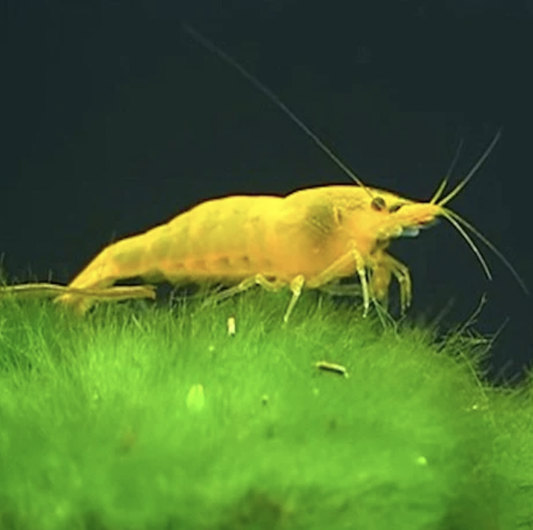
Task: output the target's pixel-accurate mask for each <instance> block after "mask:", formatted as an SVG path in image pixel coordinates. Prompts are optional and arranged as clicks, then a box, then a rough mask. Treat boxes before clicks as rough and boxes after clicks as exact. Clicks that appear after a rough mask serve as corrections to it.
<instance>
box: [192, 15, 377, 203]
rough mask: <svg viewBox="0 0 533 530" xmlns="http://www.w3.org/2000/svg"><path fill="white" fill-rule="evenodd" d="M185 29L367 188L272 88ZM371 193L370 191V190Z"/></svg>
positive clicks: (211, 44)
mask: <svg viewBox="0 0 533 530" xmlns="http://www.w3.org/2000/svg"><path fill="white" fill-rule="evenodd" d="M182 27H183V29H184V30H185V31H186V32H187V33H188V34H189V35H190V36H191V37H192V38H193V39H194V40H195V41H196V42H197V43H198V44H200V45H202V46H203V47H204V48H205V49H207V50H209V51H210V52H211V53H213V54H215V55H217V56H218V57H220V58H221V59H222V60H223V61H224V62H226V63H227V64H229V65H230V66H231V67H232V68H235V70H237V71H238V72H239V73H240V74H241V75H242V76H243V77H244V78H245V79H247V80H248V81H249V82H250V83H251V84H252V85H253V86H255V87H256V88H257V89H258V90H260V91H261V92H262V93H263V94H264V95H265V96H266V97H267V98H268V99H269V100H270V101H271V102H272V103H274V104H275V105H276V106H277V107H278V108H279V109H281V110H282V111H283V112H284V113H285V114H286V115H287V116H288V117H289V118H290V119H291V120H292V121H293V122H294V123H295V124H296V125H298V127H300V129H302V131H303V132H304V133H305V134H307V136H309V138H311V139H312V140H313V141H314V142H315V144H316V145H318V147H319V148H320V149H321V150H322V151H323V152H324V153H325V154H326V155H327V156H328V157H329V158H330V159H331V160H332V161H333V162H334V163H335V164H337V166H338V167H339V168H340V169H341V170H342V171H343V172H344V173H346V175H348V176H349V177H350V178H351V179H352V180H353V181H354V182H355V183H356V184H358V185H359V186H361V187H363V188H365V189H367V188H366V186H365V185H364V184H363V181H362V180H361V179H360V178H359V177H358V176H357V175H355V173H354V172H353V171H352V170H351V169H350V168H349V167H348V166H347V165H346V164H345V163H344V162H343V161H342V160H341V159H340V158H339V157H338V156H337V155H336V154H335V153H334V152H333V151H332V150H331V149H330V148H329V147H328V146H327V145H326V144H325V143H324V142H323V141H322V140H321V139H320V138H319V137H318V136H317V135H316V134H315V133H314V132H313V131H312V130H311V129H310V128H309V127H308V126H307V125H306V124H305V123H304V122H303V121H302V120H301V119H300V118H299V117H298V116H297V115H296V114H294V112H293V111H292V110H291V109H289V107H287V105H285V103H283V101H281V99H280V98H279V96H277V95H276V94H275V93H274V92H272V90H270V89H269V88H268V87H267V86H266V85H264V84H263V83H262V82H261V81H259V79H257V77H255V76H254V75H252V74H251V73H250V72H248V70H246V69H245V68H244V67H243V66H242V65H240V64H239V63H238V62H237V61H236V60H235V59H233V57H230V56H229V55H228V54H227V53H226V52H224V51H223V50H221V49H220V48H219V47H218V46H217V45H216V44H214V43H213V42H211V41H210V40H209V39H207V38H206V37H204V36H203V35H201V34H200V33H198V31H196V30H195V29H194V28H193V27H192V26H190V25H189V24H182ZM368 193H369V194H370V195H372V194H371V193H370V191H368Z"/></svg>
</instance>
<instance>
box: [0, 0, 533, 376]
mask: <svg viewBox="0 0 533 530" xmlns="http://www.w3.org/2000/svg"><path fill="white" fill-rule="evenodd" d="M2 6H3V7H2V27H1V28H0V29H1V31H0V46H1V48H0V49H1V54H2V56H1V59H2V63H1V74H0V113H1V114H0V127H1V130H2V133H3V135H2V149H1V153H2V156H1V157H0V184H1V186H0V252H2V253H3V262H4V267H5V269H6V270H7V272H8V274H9V275H11V276H16V277H17V278H19V279H27V278H29V277H30V274H31V275H34V276H37V277H38V278H39V279H42V280H46V279H48V278H50V277H51V278H52V279H53V280H55V281H60V282H67V281H68V280H69V279H71V278H72V276H73V275H74V274H75V273H77V272H78V271H79V270H80V269H81V268H82V267H83V265H84V264H85V263H87V261H88V260H89V259H90V258H91V257H92V256H94V255H95V254H96V252H97V251H98V250H100V248H101V247H102V246H103V245H105V244H106V243H108V242H110V241H111V240H113V239H116V238H120V237H123V236H126V235H129V234H131V233H134V232H137V231H143V230H145V229H147V228H149V227H151V226H153V225H155V224H158V223H160V222H162V221H166V220H168V219H169V218H170V217H172V216H174V215H175V214H176V213H178V212H180V211H182V210H183V209H185V208H187V207H189V206H191V205H193V204H196V203H198V202H200V201H202V200H205V199H207V198H211V197H216V196H221V195H226V194H236V193H246V192H251V193H281V194H285V193H288V192H290V191H292V190H294V189H295V188H300V187H307V186H311V185H320V184H329V183H347V182H348V178H347V177H346V176H345V175H343V174H342V172H341V171H340V170H339V169H338V168H337V167H336V166H335V165H334V164H333V163H332V162H331V161H330V160H329V159H328V158H327V157H326V156H325V155H324V154H323V153H322V152H321V151H320V150H319V149H318V148H316V146H315V145H314V144H313V142H312V141H311V140H310V139H309V138H308V137H307V136H306V135H305V134H304V133H302V132H301V131H300V130H299V129H298V128H297V127H296V126H295V125H294V124H293V123H292V122H290V121H289V120H288V119H287V118H286V116H284V115H283V114H282V113H281V112H280V111H279V109H277V108H276V107H275V106H274V105H272V103H270V102H269V101H268V100H267V99H266V98H265V97H264V95H262V94H261V93H260V92H259V91H258V90H257V89H255V88H253V87H251V86H250V84H249V83H248V82H246V81H245V80H244V79H243V78H242V76H239V75H238V74H237V73H236V72H235V70H233V69H231V68H230V67H229V66H227V65H226V64H225V63H223V62H221V61H220V60H219V59H218V58H217V57H216V56H214V55H212V54H209V53H208V52H206V51H205V50H204V49H203V48H201V47H200V46H199V45H198V44H197V43H195V42H194V41H193V40H192V39H191V37H190V36H189V35H187V34H186V33H184V32H183V31H182V30H181V24H182V23H183V22H184V21H188V22H189V23H190V24H192V25H193V26H194V27H195V28H196V29H197V30H198V31H200V32H201V33H203V34H204V35H205V36H206V37H208V38H210V39H211V40H213V41H215V42H216V43H217V45H219V46H220V47H221V48H223V49H224V50H225V51H226V52H228V53H229V54H230V55H232V56H233V57H235V59H236V60H237V61H239V62H240V63H241V64H243V65H244V66H245V67H246V68H248V69H249V70H250V71H251V72H252V73H253V74H254V75H256V76H257V77H258V78H259V79H261V80H262V81H263V82H264V83H265V84H267V85H268V86H269V87H270V88H271V89H272V90H273V91H274V92H276V93H277V94H278V95H279V96H280V97H281V98H282V99H283V101H284V102H285V103H286V104H287V105H288V106H289V107H290V108H291V109H292V110H293V111H294V112H296V113H297V114H298V115H299V116H300V117H301V118H302V119H303V120H304V121H305V122H306V123H307V124H308V125H309V126H310V127H311V128H312V129H313V130H314V131H315V132H316V133H317V134H318V135H319V136H320V137H321V138H322V139H323V140H324V141H325V142H326V143H327V144H328V145H329V146H330V147H332V148H333V149H334V151H335V152H336V153H337V154H338V155H339V156H340V157H341V158H342V159H343V161H344V162H345V163H346V164H348V165H349V166H350V167H352V168H353V170H354V171H355V172H356V173H357V174H358V175H359V176H360V178H362V179H363V181H364V182H365V183H367V184H368V185H371V186H374V187H380V188H385V189H389V190H391V191H395V192H397V193H400V194H402V195H404V196H407V197H410V198H415V199H428V198H430V197H431V195H432V194H433V192H434V190H435V189H436V187H437V186H438V184H439V182H440V180H441V179H442V177H443V176H444V174H445V173H446V171H447V168H448V166H449V164H450V162H451V160H452V158H453V155H454V153H455V150H456V148H457V144H458V142H459V140H460V139H461V138H463V140H464V149H463V152H462V155H461V158H460V161H459V164H458V167H457V168H456V171H455V173H454V176H453V182H457V181H458V180H459V179H460V178H461V177H462V176H464V174H465V173H466V171H467V170H468V169H469V167H470V166H471V164H473V163H474V162H475V161H476V159H477V157H479V156H480V155H481V153H482V152H483V150H484V148H485V147H486V145H487V144H488V143H489V142H490V140H491V139H492V137H493V135H494V134H495V133H496V132H497V130H498V129H500V128H501V129H502V130H503V137H502V140H501V141H500V143H499V144H498V146H497V148H496V149H495V151H494V152H493V154H492V155H491V156H490V158H489V159H488V161H487V163H486V164H485V165H484V166H483V168H482V170H481V171H480V172H479V173H478V174H477V175H476V177H475V178H474V180H473V181H472V182H471V184H470V185H469V186H468V187H467V189H466V190H465V191H464V192H463V193H462V194H461V195H460V196H459V197H457V199H456V200H454V201H453V203H452V204H451V206H452V208H453V209H454V210H456V211H457V212H459V213H461V214H463V215H464V216H465V217H466V218H467V219H468V220H470V221H471V222H472V223H473V224H474V225H475V226H476V227H477V228H479V229H480V230H481V231H482V232H483V233H484V234H485V235H486V236H487V237H488V238H489V239H490V240H491V241H492V242H493V243H494V244H495V245H496V246H497V247H498V248H499V249H500V250H501V251H502V252H503V253H504V254H505V255H506V256H507V257H508V258H509V259H510V261H511V262H512V263H513V265H514V266H515V267H516V269H517V270H518V271H519V272H520V274H521V275H522V277H523V278H524V280H525V281H526V283H527V284H528V285H529V287H530V289H533V274H532V271H531V262H532V260H531V248H530V244H531V239H532V238H531V236H530V233H531V227H532V226H533V223H532V221H531V216H532V213H533V212H532V207H531V200H530V195H531V193H532V181H533V180H532V179H533V141H532V138H533V135H532V133H531V128H532V126H533V120H532V118H533V112H532V103H531V99H532V94H533V4H532V3H528V0H523V1H521V0H516V1H515V0H449V1H442V0H441V1H439V2H436V1H434V0H431V1H429V0H427V1H423V0H420V1H409V0H404V1H400V0H398V1H379V0H369V1H355V0H351V1H348V0H338V1H334V0H328V1H325V0H321V1H310V0H292V1H291V0H241V1H233V2H229V1H223V0H219V1H214V0H213V1H202V0H194V1H189V2H186V1H183V2H178V1H170V0H168V1H157V0H154V1H151V2H132V1H122V0H117V1H111V0H110V1H107V2H103V1H100V2H98V1H91V2H89V1H87V0H85V1H79V2H76V1H72V0H69V1H66V0H65V1H59V0H58V1H55V2H54V1H49V2H44V1H29V0H28V1H16V2H15V1H12V2H7V3H6V2H5V1H4V3H3V4H2ZM228 237H231V234H228ZM393 252H394V254H395V255H397V256H398V257H400V258H401V259H402V260H404V261H405V262H406V263H407V264H408V265H409V266H410V268H411V272H412V275H413V279H414V301H415V303H414V307H413V308H412V310H411V312H410V315H411V317H412V318H420V317H421V316H429V318H431V317H432V316H433V317H434V316H435V315H437V314H438V313H439V312H440V311H441V310H442V309H443V308H445V307H446V306H447V305H448V304H449V303H450V302H453V306H452V308H451V310H450V313H448V316H447V320H446V322H447V323H448V325H451V324H453V323H454V322H461V321H464V320H465V319H466V318H467V317H468V316H469V315H470V314H472V312H473V311H474V309H475V308H476V306H477V305H478V303H479V300H480V298H481V296H482V295H483V293H486V294H487V296H488V303H487V305H486V306H485V308H484V310H483V312H482V314H481V316H480V317H479V320H478V324H477V329H478V330H480V331H481V332H483V333H488V334H493V333H496V332H497V331H498V330H499V329H500V328H501V327H502V326H503V325H504V324H505V326H504V327H503V330H502V331H501V333H500V334H499V336H498V338H497V341H496V344H495V347H494V356H493V365H494V366H493V373H494V374H500V375H501V373H502V371H503V373H504V374H505V377H506V378H510V377H512V376H514V375H516V374H518V373H520V371H522V370H523V367H524V366H527V365H529V364H530V362H531V358H532V353H533V340H532V339H533V325H532V324H533V323H532V319H531V316H532V308H533V306H532V300H531V296H526V295H525V294H524V293H523V292H522V291H521V290H520V287H519V285H518V284H517V282H516V281H515V279H514V278H513V277H512V275H511V274H510V273H509V271H508V270H507V269H506V268H505V267H504V266H503V265H502V264H501V262H499V261H498V260H497V259H496V258H495V256H494V255H493V254H492V253H491V252H490V251H487V252H485V255H486V256H487V258H488V259H489V262H490V264H491V267H492V270H493V273H494V280H493V281H492V282H489V281H488V280H487V279H486V278H485V277H484V276H483V272H482V270H481V268H480V266H479V264H478V263H477V262H476V259H475V257H474V255H473V253H472V252H471V251H470V250H469V249H468V247H467V245H466V244H465V242H464V241H462V240H461V238H460V237H459V236H458V234H457V232H456V231H455V230H454V229H453V228H452V227H451V226H450V225H449V224H448V223H445V222H443V223H440V224H439V225H438V226H437V227H435V228H433V229H432V230H430V231H428V232H424V233H423V235H422V236H420V237H419V238H418V239H414V240H402V241H399V242H397V243H395V244H394V246H393Z"/></svg>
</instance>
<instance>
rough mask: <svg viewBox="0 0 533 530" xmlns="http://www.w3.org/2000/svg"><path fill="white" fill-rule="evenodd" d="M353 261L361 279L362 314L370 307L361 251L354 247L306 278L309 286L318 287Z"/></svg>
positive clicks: (335, 276)
mask: <svg viewBox="0 0 533 530" xmlns="http://www.w3.org/2000/svg"><path fill="white" fill-rule="evenodd" d="M354 262H355V265H356V272H357V274H358V275H359V280H360V281H361V291H362V293H363V308H364V309H363V315H364V316H366V315H367V314H368V310H369V308H370V293H369V288H368V281H367V277H366V268H365V260H364V258H363V256H362V255H361V253H360V252H359V251H358V250H357V249H356V248H355V247H354V248H352V249H351V250H350V251H348V252H346V254H344V255H342V256H341V257H340V258H339V259H337V260H336V261H335V262H334V263H332V264H331V265H330V266H329V267H328V268H327V269H325V270H323V271H322V272H321V273H320V274H318V275H317V276H315V277H314V278H311V279H309V280H308V282H307V283H308V285H309V286H310V287H315V288H316V287H320V286H322V285H326V284H328V283H330V282H331V281H333V280H336V279H337V278H338V277H339V276H341V274H340V272H341V271H343V270H345V269H346V268H348V267H349V266H351V265H352V264H353V263H354Z"/></svg>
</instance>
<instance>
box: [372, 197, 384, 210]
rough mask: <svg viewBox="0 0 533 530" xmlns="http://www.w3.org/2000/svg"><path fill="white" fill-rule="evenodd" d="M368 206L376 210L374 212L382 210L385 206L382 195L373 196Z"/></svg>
mask: <svg viewBox="0 0 533 530" xmlns="http://www.w3.org/2000/svg"><path fill="white" fill-rule="evenodd" d="M370 206H371V207H372V209H373V210H376V212H382V211H383V210H385V208H387V203H386V202H385V199H384V198H383V197H374V198H373V199H372V202H371V203H370Z"/></svg>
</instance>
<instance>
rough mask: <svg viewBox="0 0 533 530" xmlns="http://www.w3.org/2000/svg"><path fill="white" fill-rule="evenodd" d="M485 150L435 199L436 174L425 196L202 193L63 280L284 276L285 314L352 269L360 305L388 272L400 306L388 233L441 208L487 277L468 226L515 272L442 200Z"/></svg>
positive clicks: (426, 219) (428, 218) (268, 281)
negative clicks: (204, 196) (305, 294)
mask: <svg viewBox="0 0 533 530" xmlns="http://www.w3.org/2000/svg"><path fill="white" fill-rule="evenodd" d="M496 140H497V137H496V138H495V139H494V140H493V143H492V144H491V146H489V149H487V151H486V152H485V155H484V157H485V156H487V155H488V152H489V151H490V149H491V147H492V145H493V144H494V143H495V141H496ZM484 157H482V159H480V161H479V162H478V163H477V164H476V166H475V167H474V168H473V169H472V170H471V171H470V173H469V175H468V176H467V177H466V178H465V179H463V180H462V181H461V182H460V184H459V185H458V186H456V188H455V189H454V190H452V191H451V192H450V193H448V195H446V196H445V197H444V198H442V199H441V200H439V197H440V196H441V195H442V194H443V191H444V187H445V184H446V182H445V181H444V182H443V184H442V185H441V186H440V187H439V189H438V191H437V193H436V194H435V196H434V197H433V199H432V200H430V201H429V202H416V201H413V200H409V199H405V198H403V197H400V196H398V195H396V194H393V193H390V192H387V191H381V190H377V189H373V188H368V187H365V186H362V185H330V186H321V187H315V188H308V189H303V190H299V191H295V192H293V193H291V194H289V195H287V196H285V197H281V196H253V195H250V196H231V197H224V198H220V199H213V200H209V201H206V202H203V203H201V204H199V205H197V206H195V207H193V208H192V209H190V210H188V211H186V212H184V213H182V214H179V215H178V216H176V217H175V218H174V219H172V220H170V221H169V222H167V223H165V224H162V225H160V226H156V227H155V228H152V229H151V230H148V231H147V232H145V233H142V234H139V235H135V236H132V237H128V238H125V239H122V240H119V241H117V242H115V243H113V244H111V245H109V246H107V247H106V248H104V249H103V250H102V251H101V252H100V253H99V254H98V255H97V256H96V257H95V258H94V260H93V261H92V262H90V263H89V265H88V266H87V267H86V268H85V269H84V270H82V272H81V273H80V274H79V275H78V276H77V277H76V278H74V280H73V281H72V282H71V283H70V284H69V286H68V287H69V288H72V289H79V290H84V289H102V288H107V287H109V286H112V285H113V284H114V283H115V282H117V281H119V280H124V279H127V278H133V277H142V278H144V279H146V280H148V281H153V280H159V279H165V280H167V281H168V282H170V283H173V284H180V283H190V282H193V283H195V282H196V283H203V282H205V283H220V284H224V285H227V286H228V289H227V290H225V291H223V292H222V293H220V294H221V295H222V297H225V296H230V295H233V294H236V293H238V292H242V291H245V290H247V289H248V288H250V287H252V286H254V285H260V286H262V287H264V288H266V289H268V290H271V291H278V290H280V289H282V288H284V287H287V286H288V287H289V288H290V291H291V292H292V298H291V300H290V302H289V305H288V308H287V311H286V313H285V316H284V319H285V321H287V320H288V318H289V315H290V313H291V311H292V309H293V307H294V305H295V303H296V301H297V300H298V298H299V297H300V294H301V292H302V289H304V288H308V289H318V288H322V287H324V286H327V285H329V284H332V283H333V282H336V281H337V280H339V279H342V278H348V277H351V276H356V277H358V278H359V281H360V287H361V293H362V297H363V307H364V314H366V313H367V312H368V309H369V306H370V300H371V299H375V300H377V301H383V300H386V298H387V295H388V292H389V286H390V282H391V279H392V278H395V279H396V280H397V281H398V283H399V286H400V303H401V308H402V310H405V309H406V308H407V307H408V306H409V305H410V303H411V298H412V283H411V277H410V274H409V269H408V268H407V266H406V265H404V264H403V263H401V262H400V261H398V260H397V259H396V258H394V257H393V256H391V255H390V254H389V253H387V248H388V247H389V244H390V243H391V241H392V240H393V239H395V238H399V237H402V236H411V237H412V236H415V235H417V234H418V232H419V230H421V229H423V228H426V227H428V226H430V225H431V224H432V223H433V222H434V221H435V220H436V219H437V218H439V217H442V218H445V219H447V220H448V221H449V222H450V223H451V224H452V225H453V226H455V228H456V229H457V230H459V232H460V233H461V235H462V236H463V237H464V238H465V240H466V241H467V243H468V244H469V245H470V247H471V248H472V249H473V251H474V252H475V254H476V256H477V257H478V259H479V261H480V262H481V264H482V266H483V268H484V269H485V272H486V273H487V275H488V276H489V277H490V271H489V269H488V266H487V264H486V261H485V260H484V258H483V257H482V255H481V253H480V252H479V250H478V248H477V247H476V246H475V244H474V242H473V240H472V238H471V237H470V235H469V234H468V233H467V230H469V231H470V232H473V233H474V234H475V235H476V236H478V237H480V238H481V239H482V240H483V241H484V242H485V243H486V244H487V245H488V246H489V247H490V248H491V249H493V250H494V251H495V252H496V253H497V254H498V255H499V256H500V258H501V259H502V260H504V262H505V263H506V264H507V265H508V267H509V268H510V269H511V270H512V271H513V273H514V269H512V267H511V265H510V264H509V263H508V262H507V261H506V260H505V258H504V257H503V256H502V255H501V254H500V253H499V252H498V251H497V249H495V248H494V246H493V245H492V244H491V243H490V242H489V241H488V240H487V239H486V238H485V237H484V236H482V235H481V234H480V233H479V232H477V231H476V230H475V229H474V228H473V227H472V226H471V225H470V224H469V223H467V222H466V221H465V220H464V219H462V217H460V216H459V215H458V214H456V213H454V212H453V211H451V210H450V209H448V208H447V207H446V206H445V205H446V204H447V203H448V202H449V201H450V200H451V199H452V198H453V197H455V196H456V195H457V193H459V191H460V190H461V189H462V188H463V187H464V186H465V185H466V183H467V181H468V180H469V179H470V178H471V177H472V175H473V174H474V172H475V171H476V170H477V167H479V165H480V164H481V163H482V161H483V158H484ZM514 274H515V275H516V273H514ZM519 281H521V280H520V279H519ZM215 296H217V295H215ZM57 301H59V302H61V303H63V304H65V305H69V306H73V307H75V308H76V309H77V310H79V311H80V312H82V313H83V312H85V311H87V309H89V307H90V306H91V305H92V304H94V303H95V301H97V299H95V298H87V297H83V296H81V295H77V294H70V293H67V294H63V295H61V296H59V297H58V298H57Z"/></svg>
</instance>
